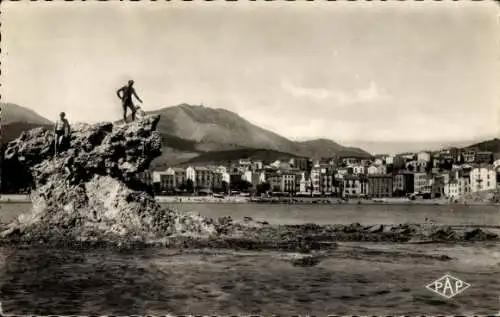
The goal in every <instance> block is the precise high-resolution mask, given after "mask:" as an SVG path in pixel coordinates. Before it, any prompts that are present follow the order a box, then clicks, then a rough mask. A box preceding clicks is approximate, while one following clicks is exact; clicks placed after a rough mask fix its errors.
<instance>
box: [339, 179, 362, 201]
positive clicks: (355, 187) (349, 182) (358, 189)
mask: <svg viewBox="0 0 500 317" xmlns="http://www.w3.org/2000/svg"><path fill="white" fill-rule="evenodd" d="M342 182H343V195H344V196H345V197H361V196H366V195H367V194H368V182H367V181H366V179H364V178H361V177H359V176H354V175H348V176H345V177H344V178H343V179H342Z"/></svg>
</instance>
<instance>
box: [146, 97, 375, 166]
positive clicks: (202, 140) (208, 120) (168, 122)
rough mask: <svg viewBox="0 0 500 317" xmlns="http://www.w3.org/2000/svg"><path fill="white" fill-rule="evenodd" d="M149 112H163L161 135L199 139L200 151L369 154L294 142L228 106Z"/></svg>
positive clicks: (317, 142)
mask: <svg viewBox="0 0 500 317" xmlns="http://www.w3.org/2000/svg"><path fill="white" fill-rule="evenodd" d="M150 113H151V114H160V115H161V119H160V123H159V124H158V130H159V131H160V132H161V133H162V134H166V135H171V136H175V137H178V138H180V139H184V140H192V141H196V143H197V144H196V145H195V149H196V150H197V151H201V152H212V151H227V150H234V149H242V148H253V149H261V150H265V149H267V150H274V151H277V152H282V153H290V154H294V155H298V156H306V157H330V156H334V155H346V156H347V155H356V156H363V157H367V156H370V154H369V153H367V152H365V151H363V150H361V149H358V148H348V147H343V146H341V145H339V144H337V143H335V142H333V141H330V140H325V139H321V140H313V141H306V142H294V141H291V140H289V139H287V138H284V137H282V136H280V135H278V134H276V133H274V132H271V131H268V130H265V129H262V128H260V127H258V126H256V125H254V124H252V123H250V122H248V121H247V120H245V119H244V118H242V117H240V116H239V115H237V114H236V113H233V112H231V111H228V110H225V109H214V108H207V107H203V106H191V105H186V104H182V105H179V106H175V107H169V108H163V109H159V110H156V111H151V112H150Z"/></svg>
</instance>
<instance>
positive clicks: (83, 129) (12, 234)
mask: <svg viewBox="0 0 500 317" xmlns="http://www.w3.org/2000/svg"><path fill="white" fill-rule="evenodd" d="M158 120H159V116H151V117H145V118H142V119H141V120H139V121H136V122H133V123H128V124H124V125H114V124H112V123H99V124H94V125H89V124H77V125H75V126H73V127H72V133H71V137H70V139H69V142H68V144H67V145H66V146H65V147H63V148H62V150H61V151H60V153H58V155H57V156H54V136H53V133H52V131H48V130H46V129H43V128H37V129H34V130H31V131H29V132H26V133H23V134H22V135H21V136H20V137H19V138H18V139H16V140H15V141H13V142H11V143H10V144H9V145H8V147H7V149H6V151H5V162H6V165H7V166H9V165H10V166H11V167H16V168H18V169H19V170H21V171H23V173H22V174H23V175H29V177H31V179H30V181H31V183H32V184H33V187H34V191H33V192H32V201H33V210H32V212H31V213H30V214H26V215H21V217H19V219H18V220H17V221H15V222H14V223H12V224H11V225H10V226H9V228H8V229H7V230H6V231H4V232H3V233H2V236H3V238H4V239H3V240H4V241H10V242H23V243H32V242H51V243H64V242H67V243H74V242H78V243H84V242H88V243H108V242H109V243H118V244H120V243H131V242H140V243H149V242H150V241H155V240H158V239H161V238H165V237H169V236H184V235H193V236H209V235H210V234H212V233H214V232H215V227H214V225H213V223H212V221H211V220H210V219H205V218H202V217H195V216H190V215H187V214H179V213H177V212H175V211H172V210H168V209H165V208H162V207H161V206H160V205H159V204H158V203H157V202H156V200H155V199H154V198H153V197H152V196H151V195H150V194H149V193H148V191H149V190H150V188H149V187H148V185H146V184H145V183H143V182H142V181H141V179H140V177H139V173H140V172H142V171H144V170H146V169H147V168H148V167H149V164H150V163H151V161H152V160H153V159H154V158H155V157H157V156H158V155H160V154H161V138H160V136H159V135H158V134H157V133H156V132H155V129H156V125H157V123H158Z"/></svg>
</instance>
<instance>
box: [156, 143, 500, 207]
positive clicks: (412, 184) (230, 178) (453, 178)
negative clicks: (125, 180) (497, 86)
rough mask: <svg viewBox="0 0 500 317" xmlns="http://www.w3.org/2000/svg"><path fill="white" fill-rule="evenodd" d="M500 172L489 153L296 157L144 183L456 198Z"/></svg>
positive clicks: (196, 170)
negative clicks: (372, 156)
mask: <svg viewBox="0 0 500 317" xmlns="http://www.w3.org/2000/svg"><path fill="white" fill-rule="evenodd" d="M499 172H500V160H495V157H494V155H493V153H491V152H473V151H467V152H464V151H460V150H458V149H448V150H443V151H440V152H437V153H430V152H419V153H410V154H403V155H394V156H390V155H385V156H377V157H374V158H370V159H364V158H356V157H344V158H331V159H328V160H315V161H314V160H311V159H307V158H299V157H297V158H292V159H290V160H289V161H275V162H262V161H251V160H249V159H244V158H242V159H240V160H239V162H234V163H232V164H228V165H227V166H222V165H221V166H188V167H185V168H181V167H171V168H168V169H167V170H165V171H153V172H152V173H151V174H150V176H149V177H150V182H152V183H153V184H154V186H155V188H156V189H157V191H158V192H160V193H174V192H182V191H188V192H196V193H202V192H204V193H210V192H225V193H228V192H230V191H231V190H233V191H249V192H261V190H265V191H271V192H280V193H286V194H290V195H308V196H336V197H372V198H383V197H402V196H407V195H411V194H423V195H427V196H429V197H436V198H437V197H448V198H459V197H461V196H464V195H467V194H469V193H473V192H479V191H485V190H491V189H496V188H497V179H498V174H499ZM242 184H244V185H245V184H246V185H245V186H242Z"/></svg>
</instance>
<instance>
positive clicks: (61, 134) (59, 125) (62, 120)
mask: <svg viewBox="0 0 500 317" xmlns="http://www.w3.org/2000/svg"><path fill="white" fill-rule="evenodd" d="M54 133H55V135H56V145H55V146H56V155H57V152H58V149H59V148H60V146H61V144H62V142H63V141H64V139H65V138H66V137H68V136H69V134H70V127H69V122H68V119H66V114H65V113H64V112H61V113H60V114H59V120H57V122H56V125H55V127H54Z"/></svg>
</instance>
